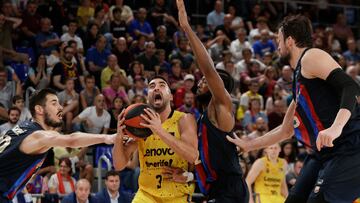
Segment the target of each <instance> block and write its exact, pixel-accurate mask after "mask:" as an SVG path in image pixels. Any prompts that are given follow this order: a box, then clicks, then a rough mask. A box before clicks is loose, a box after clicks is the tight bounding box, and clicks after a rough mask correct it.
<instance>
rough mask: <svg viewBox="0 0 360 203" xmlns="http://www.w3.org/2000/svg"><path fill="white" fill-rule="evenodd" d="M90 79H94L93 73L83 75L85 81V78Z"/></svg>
mask: <svg viewBox="0 0 360 203" xmlns="http://www.w3.org/2000/svg"><path fill="white" fill-rule="evenodd" d="M90 79H92V80H95V77H94V76H93V75H87V76H85V78H84V80H85V82H86V81H87V80H90Z"/></svg>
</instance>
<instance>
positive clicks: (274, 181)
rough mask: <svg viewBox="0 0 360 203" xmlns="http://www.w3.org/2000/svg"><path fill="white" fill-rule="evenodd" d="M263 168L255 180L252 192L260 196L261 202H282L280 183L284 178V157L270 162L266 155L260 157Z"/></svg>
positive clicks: (283, 199)
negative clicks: (275, 161)
mask: <svg viewBox="0 0 360 203" xmlns="http://www.w3.org/2000/svg"><path fill="white" fill-rule="evenodd" d="M261 159H262V160H263V162H264V164H265V169H264V170H263V171H262V172H261V173H260V175H259V176H258V177H257V178H256V180H255V186H254V192H255V193H257V194H258V195H259V197H260V202H261V203H277V202H279V203H280V202H281V203H283V202H284V201H285V198H284V197H283V196H282V195H281V183H282V182H283V180H284V178H285V171H284V164H285V162H286V161H285V159H281V158H278V161H277V163H272V162H271V161H270V160H269V159H268V158H267V157H263V158H261Z"/></svg>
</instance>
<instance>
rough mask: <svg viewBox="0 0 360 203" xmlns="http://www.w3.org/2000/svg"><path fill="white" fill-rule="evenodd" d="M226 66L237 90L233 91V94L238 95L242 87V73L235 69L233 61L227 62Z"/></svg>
mask: <svg viewBox="0 0 360 203" xmlns="http://www.w3.org/2000/svg"><path fill="white" fill-rule="evenodd" d="M224 65H225V70H226V72H228V73H229V74H230V75H231V77H232V78H233V79H234V83H235V88H234V89H233V92H232V93H236V92H238V91H239V86H240V71H239V69H237V68H236V67H235V65H234V62H232V61H231V60H228V61H226V62H225V64H224Z"/></svg>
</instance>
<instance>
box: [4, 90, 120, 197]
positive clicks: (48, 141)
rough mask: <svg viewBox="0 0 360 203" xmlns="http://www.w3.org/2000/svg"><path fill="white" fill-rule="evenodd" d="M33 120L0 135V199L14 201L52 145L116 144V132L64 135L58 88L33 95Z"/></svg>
mask: <svg viewBox="0 0 360 203" xmlns="http://www.w3.org/2000/svg"><path fill="white" fill-rule="evenodd" d="M29 109H30V112H31V114H32V117H33V119H34V121H33V122H26V123H22V124H20V125H17V126H15V127H14V128H13V129H12V130H10V131H8V132H7V133H6V134H5V135H4V136H1V137H0V203H4V202H11V199H12V198H13V197H14V196H15V195H16V194H17V193H18V192H19V191H21V190H22V189H23V188H24V186H25V185H26V183H27V182H28V181H29V180H30V178H31V177H32V175H33V174H34V173H36V172H37V170H38V169H39V168H40V166H41V165H42V163H43V161H44V159H45V157H46V154H47V151H48V150H49V149H50V148H51V147H57V146H58V147H74V148H75V147H76V148H77V147H85V146H89V145H93V144H98V143H107V144H113V142H114V138H115V135H98V134H88V133H80V132H76V133H72V134H70V135H61V134H59V132H57V131H56V129H57V128H59V127H61V126H62V124H63V122H62V117H63V114H62V109H63V107H62V106H61V105H60V104H59V100H58V98H57V96H56V92H55V91H53V90H51V89H42V90H40V91H38V92H35V93H34V95H33V96H32V97H31V99H30V106H29Z"/></svg>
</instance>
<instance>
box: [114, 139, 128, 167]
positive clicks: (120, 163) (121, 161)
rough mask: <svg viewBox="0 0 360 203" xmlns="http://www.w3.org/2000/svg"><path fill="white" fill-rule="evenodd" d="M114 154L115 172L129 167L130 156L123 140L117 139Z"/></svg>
mask: <svg viewBox="0 0 360 203" xmlns="http://www.w3.org/2000/svg"><path fill="white" fill-rule="evenodd" d="M112 153H113V164H114V168H115V170H117V171H121V170H123V169H124V168H125V167H126V166H127V164H128V162H129V160H130V156H129V155H127V154H126V153H125V146H124V144H123V141H122V140H120V139H116V141H115V144H114V147H113V151H112Z"/></svg>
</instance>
